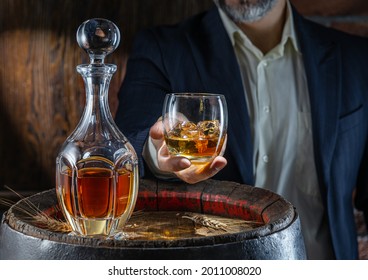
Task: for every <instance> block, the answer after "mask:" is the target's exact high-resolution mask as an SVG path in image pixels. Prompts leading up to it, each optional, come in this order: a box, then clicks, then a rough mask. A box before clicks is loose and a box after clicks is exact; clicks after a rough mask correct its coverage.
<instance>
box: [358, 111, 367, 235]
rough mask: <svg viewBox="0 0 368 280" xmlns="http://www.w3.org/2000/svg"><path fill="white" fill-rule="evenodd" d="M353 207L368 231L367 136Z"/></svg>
mask: <svg viewBox="0 0 368 280" xmlns="http://www.w3.org/2000/svg"><path fill="white" fill-rule="evenodd" d="M366 111H368V108H366ZM367 116H368V114H367ZM355 206H356V208H357V209H358V210H360V211H362V212H363V213H364V218H365V224H366V229H367V230H368V135H367V140H366V146H365V153H364V156H363V160H362V163H361V166H360V171H359V176H358V181H357V188H356V194H355Z"/></svg>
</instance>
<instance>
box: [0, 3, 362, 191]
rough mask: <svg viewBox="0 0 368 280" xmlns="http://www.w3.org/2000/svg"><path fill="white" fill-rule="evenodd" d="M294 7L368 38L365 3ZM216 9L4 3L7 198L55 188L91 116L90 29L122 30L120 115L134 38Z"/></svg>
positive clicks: (0, 119) (115, 58)
mask: <svg viewBox="0 0 368 280" xmlns="http://www.w3.org/2000/svg"><path fill="white" fill-rule="evenodd" d="M293 2H294V4H295V5H296V6H297V8H298V9H300V11H301V12H302V13H303V14H305V15H307V16H310V17H314V18H315V19H316V20H319V21H322V22H323V23H324V24H326V25H331V26H335V27H337V28H340V29H344V30H347V31H352V32H353V33H359V34H361V35H368V32H367V30H368V25H367V22H368V21H367V19H366V17H364V16H366V15H367V14H368V4H367V3H368V1H366V0H326V1H319V0H293ZM211 5H213V3H212V0H106V1H101V0H77V1H75V0H0V192H1V190H2V189H3V186H4V185H6V186H9V187H11V188H13V189H15V190H17V191H36V190H43V189H49V188H52V187H54V184H55V183H54V172H55V157H56V155H57V151H58V149H59V147H60V146H61V144H62V143H63V142H64V140H65V138H66V137H67V136H68V135H69V134H70V132H71V131H72V130H73V129H74V128H75V126H76V124H77V123H78V120H79V118H80V115H81V113H82V110H83V108H84V99H85V96H84V95H85V93H84V85H83V81H82V79H81V77H80V76H79V74H78V73H77V72H76V70H75V67H76V66H77V65H78V64H81V63H85V62H87V61H88V58H87V55H86V54H85V53H83V52H82V50H81V49H80V48H79V47H78V45H77V43H76V39H75V33H76V30H77V28H78V26H79V25H80V24H81V23H82V22H83V21H85V20H87V19H89V18H92V17H103V18H107V19H110V20H112V21H113V22H115V23H116V24H117V25H118V27H119V28H120V30H121V33H122V41H121V44H120V47H119V48H118V50H117V51H115V52H114V53H113V54H112V55H111V56H110V57H108V59H107V61H108V62H110V63H114V64H117V65H118V71H117V73H116V74H115V75H114V77H113V79H112V82H111V86H110V95H109V98H110V99H109V100H110V107H111V111H112V113H113V114H114V113H115V111H116V108H117V104H118V103H117V102H118V101H117V91H118V88H119V85H120V84H121V82H122V80H123V77H124V73H125V63H126V60H127V57H128V54H129V51H130V48H131V44H132V40H133V37H134V34H135V33H136V32H137V31H138V30H140V29H142V28H146V27H149V26H153V25H159V24H169V23H175V22H178V21H180V20H182V19H183V18H186V17H189V16H190V15H192V14H195V13H198V12H200V11H203V10H205V9H207V8H208V7H209V6H211ZM354 15H356V16H357V20H356V19H355V18H354V17H353V16H354ZM349 20H350V23H349ZM349 24H350V25H349Z"/></svg>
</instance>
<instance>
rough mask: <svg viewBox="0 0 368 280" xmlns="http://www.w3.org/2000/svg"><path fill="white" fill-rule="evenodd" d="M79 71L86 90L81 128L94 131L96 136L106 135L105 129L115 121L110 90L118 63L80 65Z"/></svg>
mask: <svg viewBox="0 0 368 280" xmlns="http://www.w3.org/2000/svg"><path fill="white" fill-rule="evenodd" d="M77 71H78V72H79V73H80V74H81V75H82V77H83V80H84V83H85V90H86V105H85V109H84V112H83V115H82V118H81V122H80V124H81V126H82V127H84V128H81V129H82V130H83V131H85V130H86V129H87V131H89V132H93V134H94V136H93V137H96V138H99V136H102V135H106V133H105V130H106V129H108V126H110V125H111V123H113V118H112V116H111V112H110V108H109V103H108V90H109V86H110V81H111V77H112V75H113V74H114V73H115V71H116V65H112V64H103V65H98V66H97V65H91V64H89V65H78V66H77Z"/></svg>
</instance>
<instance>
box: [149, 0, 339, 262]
mask: <svg viewBox="0 0 368 280" xmlns="http://www.w3.org/2000/svg"><path fill="white" fill-rule="evenodd" d="M287 9H288V10H287V20H286V23H285V26H284V30H283V34H282V39H281V42H280V43H279V44H278V45H277V46H276V47H275V48H274V49H272V50H271V51H269V52H268V53H266V54H263V53H262V52H261V51H260V50H259V49H258V48H257V47H256V46H254V45H253V44H252V42H251V41H250V40H249V39H248V38H247V36H246V35H245V34H244V33H243V32H242V31H241V29H240V28H239V27H238V26H237V25H236V24H235V23H234V22H233V21H231V20H230V19H229V18H228V16H227V15H226V14H225V13H224V12H223V11H222V10H221V9H219V12H220V16H221V19H222V21H223V24H224V26H225V29H226V31H227V33H228V35H229V38H230V40H231V42H232V45H233V47H234V51H235V54H236V57H237V60H238V63H239V66H240V71H241V74H242V79H243V88H244V94H245V98H246V101H247V104H248V113H249V117H250V120H251V129H252V138H253V139H252V140H253V147H254V153H253V167H254V168H253V170H254V177H255V186H257V187H260V188H266V189H268V190H271V191H273V192H275V193H278V194H280V195H281V196H283V197H284V198H286V199H287V200H289V201H290V202H291V203H292V204H293V205H294V206H295V207H296V210H297V212H298V213H299V215H300V219H301V224H302V233H303V236H304V241H305V244H306V249H307V255H308V258H309V259H333V258H334V253H333V249H332V245H331V238H330V233H329V228H328V224H327V219H326V212H325V209H324V206H323V203H322V200H321V196H320V192H319V186H318V180H317V172H316V168H315V163H314V156H313V155H314V152H313V138H312V124H311V113H310V112H311V110H310V104H309V95H308V85H307V81H306V75H305V70H304V65H303V59H302V53H301V52H300V50H299V47H298V42H297V36H296V33H295V30H294V24H293V17H292V13H291V7H290V4H289V3H288V7H287ZM241 113H242V112H239V114H241ZM244 113H245V110H244ZM244 145H247V143H244ZM145 146H146V147H145V149H144V158H145V160H146V161H147V162H148V165H149V166H150V168H151V169H152V171H153V172H154V174H155V175H157V176H158V177H161V178H167V176H168V174H167V173H166V174H165V173H162V172H160V171H159V169H158V168H157V161H156V151H155V149H154V147H153V145H152V143H151V141H148V145H145Z"/></svg>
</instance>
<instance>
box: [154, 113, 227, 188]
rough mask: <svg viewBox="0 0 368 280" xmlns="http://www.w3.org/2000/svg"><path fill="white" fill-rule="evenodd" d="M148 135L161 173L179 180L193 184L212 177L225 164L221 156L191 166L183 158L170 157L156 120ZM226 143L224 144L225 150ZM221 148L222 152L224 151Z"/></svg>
mask: <svg viewBox="0 0 368 280" xmlns="http://www.w3.org/2000/svg"><path fill="white" fill-rule="evenodd" d="M149 135H150V137H151V139H152V143H153V145H154V146H155V148H156V151H157V163H158V167H159V169H160V170H161V171H164V172H172V173H174V174H175V175H176V176H177V177H178V178H180V179H181V180H183V181H185V182H187V183H189V184H195V183H197V182H200V181H204V180H206V179H208V178H211V177H213V176H214V175H215V174H216V173H218V172H219V171H220V170H221V169H222V168H224V167H225V166H226V164H227V161H226V159H225V158H224V157H222V156H217V157H216V158H214V160H213V161H212V162H208V163H206V164H192V163H191V162H190V160H188V159H187V158H185V157H172V156H170V154H169V150H168V148H167V146H166V144H165V140H164V133H163V127H162V121H161V120H158V121H157V122H156V123H155V124H154V125H153V126H152V127H151V129H150V132H149ZM225 145H226V143H225V144H224V148H225ZM224 148H223V150H224Z"/></svg>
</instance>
